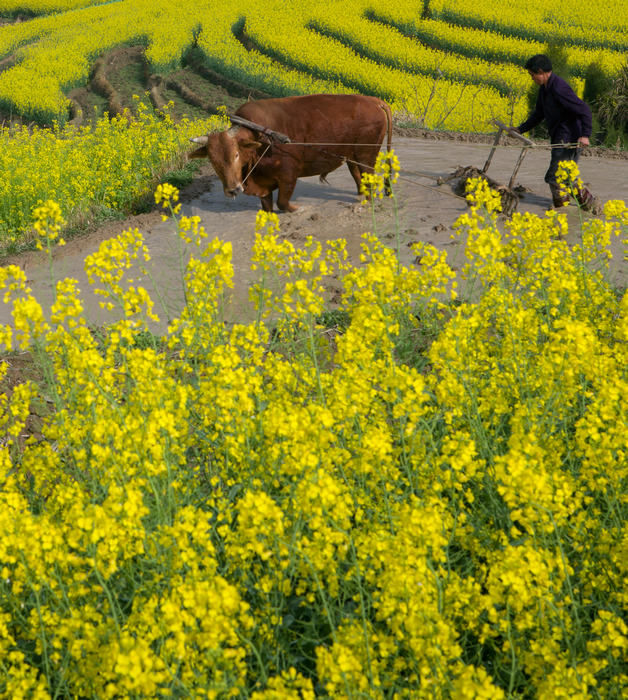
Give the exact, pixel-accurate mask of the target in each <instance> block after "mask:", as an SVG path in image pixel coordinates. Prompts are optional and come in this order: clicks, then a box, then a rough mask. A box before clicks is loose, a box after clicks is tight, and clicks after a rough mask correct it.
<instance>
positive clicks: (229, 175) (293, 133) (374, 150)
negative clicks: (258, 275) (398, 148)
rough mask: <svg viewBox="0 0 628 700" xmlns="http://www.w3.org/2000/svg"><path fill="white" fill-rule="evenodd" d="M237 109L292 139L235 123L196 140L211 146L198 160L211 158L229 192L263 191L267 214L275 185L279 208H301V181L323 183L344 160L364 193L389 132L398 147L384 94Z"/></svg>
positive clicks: (266, 103) (268, 102)
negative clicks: (297, 197) (366, 176)
mask: <svg viewBox="0 0 628 700" xmlns="http://www.w3.org/2000/svg"><path fill="white" fill-rule="evenodd" d="M235 114H236V116H239V117H243V118H244V119H247V120H248V121H250V122H255V124H258V125H260V126H263V127H266V129H271V130H273V131H277V132H279V133H282V134H286V135H287V136H289V137H290V141H291V143H279V142H277V141H275V140H273V139H271V138H269V137H268V136H267V135H265V134H263V133H260V132H256V131H252V130H251V129H249V128H245V127H242V126H232V127H231V128H230V129H229V130H228V131H222V132H220V133H217V134H211V135H210V136H204V137H200V138H196V139H192V140H193V141H195V142H196V143H202V144H203V146H202V147H201V148H199V149H197V150H196V151H194V152H193V153H191V154H190V158H203V157H209V159H210V161H211V163H212V165H213V166H214V170H215V171H216V174H217V175H218V177H219V178H220V180H221V182H222V184H223V187H224V192H225V195H227V196H228V197H235V196H236V194H238V193H239V192H245V193H246V194H250V195H254V196H257V197H259V198H260V200H261V204H262V209H264V211H272V210H273V194H272V193H273V191H274V190H279V192H278V196H277V206H278V207H279V209H283V210H287V211H295V210H296V209H297V207H295V206H294V205H292V204H290V197H291V196H292V193H293V192H294V188H295V185H296V182H297V178H300V177H308V176H310V175H320V176H321V180H323V179H324V178H325V176H326V175H327V173H330V172H331V171H332V170H336V168H339V167H340V166H341V165H342V163H344V162H346V163H347V165H348V166H349V171H350V172H351V175H352V176H353V179H354V180H355V184H356V186H357V188H358V192H359V191H360V184H361V180H362V173H364V172H373V166H374V165H375V160H376V158H377V154H378V152H379V149H380V146H381V144H382V142H383V141H384V136H385V135H386V134H387V135H388V140H387V148H388V150H390V142H391V136H392V116H391V112H390V107H389V106H388V104H386V102H384V101H383V100H380V99H378V98H376V97H367V96H365V95H302V96H299V97H282V98H277V99H269V100H257V101H254V102H247V103H246V104H244V105H242V106H241V107H240V108H239V109H238V110H237V111H236V113H235ZM304 144H319V145H313V146H307V145H304Z"/></svg>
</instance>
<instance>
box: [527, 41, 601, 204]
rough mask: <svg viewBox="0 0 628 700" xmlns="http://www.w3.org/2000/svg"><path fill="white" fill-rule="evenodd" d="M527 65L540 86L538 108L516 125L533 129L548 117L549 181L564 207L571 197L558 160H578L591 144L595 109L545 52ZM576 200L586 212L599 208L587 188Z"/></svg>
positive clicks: (531, 59) (533, 58) (559, 202)
mask: <svg viewBox="0 0 628 700" xmlns="http://www.w3.org/2000/svg"><path fill="white" fill-rule="evenodd" d="M525 68H526V70H527V71H528V73H529V74H530V77H531V78H532V80H533V81H534V82H535V83H536V84H537V85H538V86H539V87H540V89H539V94H538V97H537V99H536V105H535V107H534V110H533V111H532V113H531V114H530V116H529V117H528V119H526V121H524V122H523V123H522V124H520V125H519V126H518V127H516V131H518V132H519V133H523V132H526V131H530V129H533V128H534V127H535V126H536V125H537V124H540V123H541V122H542V121H543V120H545V124H546V125H547V129H548V131H549V135H550V141H551V144H552V157H551V159H550V164H549V168H548V169H547V172H546V173H545V182H547V184H548V185H549V187H550V191H551V193H552V201H553V203H554V206H555V207H562V206H564V205H566V204H568V202H569V197H567V196H566V195H563V194H561V193H560V189H559V187H558V183H557V182H556V171H557V169H558V163H559V162H560V161H561V160H573V161H574V162H577V160H578V155H579V153H578V151H579V149H580V148H581V147H582V146H588V145H589V136H591V109H590V108H589V105H587V104H586V102H583V101H582V100H581V99H580V98H579V97H578V96H577V95H576V93H575V92H574V91H573V90H572V89H571V88H570V87H569V85H568V84H567V83H566V82H565V81H564V80H563V79H562V78H559V77H558V76H557V75H555V74H554V73H552V62H551V61H550V59H549V57H548V56H546V55H545V54H537V55H536V56H532V58H530V59H528V61H527V62H526V64H525ZM576 199H577V201H578V204H580V206H581V207H582V208H583V209H585V210H586V211H592V210H593V209H594V208H595V205H596V202H595V199H594V197H593V195H592V194H591V192H589V190H588V189H587V188H586V187H582V188H581V189H579V190H578V193H577V195H576Z"/></svg>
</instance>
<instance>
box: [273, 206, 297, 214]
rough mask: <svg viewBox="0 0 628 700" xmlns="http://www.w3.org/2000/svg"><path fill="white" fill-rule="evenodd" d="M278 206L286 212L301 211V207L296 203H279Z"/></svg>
mask: <svg viewBox="0 0 628 700" xmlns="http://www.w3.org/2000/svg"><path fill="white" fill-rule="evenodd" d="M277 206H278V207H279V209H280V210H281V211H283V212H286V213H293V212H295V211H299V209H301V207H295V205H294V204H288V205H287V206H285V207H280V206H279V204H277Z"/></svg>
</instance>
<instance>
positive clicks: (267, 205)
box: [259, 192, 273, 211]
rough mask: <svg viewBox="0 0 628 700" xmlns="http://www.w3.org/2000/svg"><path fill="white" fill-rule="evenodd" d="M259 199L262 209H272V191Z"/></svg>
mask: <svg viewBox="0 0 628 700" xmlns="http://www.w3.org/2000/svg"><path fill="white" fill-rule="evenodd" d="M259 201H260V202H261V204H262V209H263V210H264V211H272V210H273V193H272V192H269V193H268V194H267V195H264V196H263V197H260V198H259Z"/></svg>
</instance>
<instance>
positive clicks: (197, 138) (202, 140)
mask: <svg viewBox="0 0 628 700" xmlns="http://www.w3.org/2000/svg"><path fill="white" fill-rule="evenodd" d="M190 141H192V142H193V143H200V144H201V146H207V142H208V141H209V136H195V137H194V138H193V139H190Z"/></svg>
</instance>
